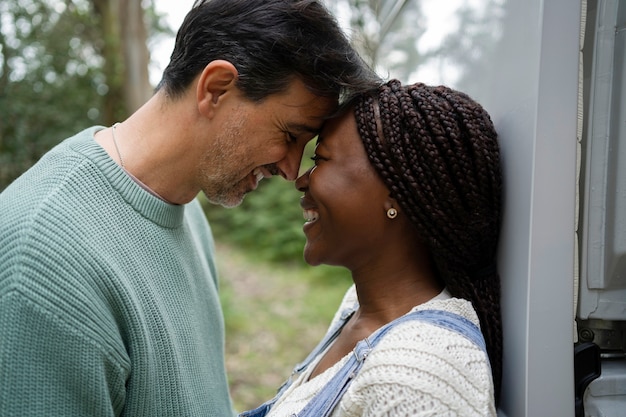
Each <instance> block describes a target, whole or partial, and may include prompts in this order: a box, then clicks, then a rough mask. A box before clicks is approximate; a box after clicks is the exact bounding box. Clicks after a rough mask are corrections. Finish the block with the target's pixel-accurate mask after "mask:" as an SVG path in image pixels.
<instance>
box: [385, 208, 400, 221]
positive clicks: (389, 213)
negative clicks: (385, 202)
mask: <svg viewBox="0 0 626 417" xmlns="http://www.w3.org/2000/svg"><path fill="white" fill-rule="evenodd" d="M397 215H398V211H397V210H396V209H395V208H393V207H392V208H390V209H389V210H387V217H389V218H390V219H395V218H396V216H397Z"/></svg>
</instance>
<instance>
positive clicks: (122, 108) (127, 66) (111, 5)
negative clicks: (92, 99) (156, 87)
mask: <svg viewBox="0 0 626 417" xmlns="http://www.w3.org/2000/svg"><path fill="white" fill-rule="evenodd" d="M92 4H93V6H94V10H95V12H96V14H97V15H98V16H99V18H100V25H101V28H102V36H103V46H102V56H103V58H104V61H105V64H104V73H105V75H106V79H107V85H108V87H109V91H108V92H107V95H106V98H105V104H104V109H103V112H104V115H103V116H104V117H103V119H104V121H105V123H107V124H109V125H110V124H113V123H115V122H116V121H119V120H121V119H124V118H126V117H127V116H128V115H129V114H130V113H132V112H134V111H135V110H137V109H138V108H139V107H140V106H141V105H142V104H143V103H144V102H145V101H146V100H147V99H148V98H149V97H150V96H151V95H152V87H151V86H150V80H149V74H148V64H149V62H150V53H149V52H148V45H147V38H148V35H147V29H146V25H145V22H144V10H143V8H142V5H141V0H92Z"/></svg>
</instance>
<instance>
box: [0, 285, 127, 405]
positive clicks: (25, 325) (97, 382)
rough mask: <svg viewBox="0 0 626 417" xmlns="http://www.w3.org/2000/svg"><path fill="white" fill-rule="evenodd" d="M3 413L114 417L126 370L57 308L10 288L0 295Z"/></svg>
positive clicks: (0, 400)
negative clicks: (57, 310) (47, 307)
mask: <svg viewBox="0 0 626 417" xmlns="http://www.w3.org/2000/svg"><path fill="white" fill-rule="evenodd" d="M0 328H1V329H3V334H2V336H1V337H0V374H1V376H0V386H2V389H1V390H0V409H2V415H3V416H26V415H28V416H32V417H37V416H51V415H58V416H61V415H62V416H96V415H97V416H114V415H119V414H120V413H121V411H122V408H123V406H124V401H125V398H124V396H125V389H124V387H125V384H126V375H127V374H128V372H127V371H128V370H125V369H123V367H122V366H121V365H120V364H119V362H118V361H117V360H115V359H114V358H113V357H112V355H111V354H110V353H109V352H107V349H105V348H104V347H103V346H101V345H99V344H98V343H97V342H96V341H94V340H93V339H92V338H89V337H87V336H86V335H85V334H84V333H83V332H81V330H80V329H77V328H76V327H75V326H73V325H72V324H71V323H70V322H68V321H67V320H64V318H63V317H62V316H61V315H60V314H59V313H58V312H53V311H50V310H48V309H46V308H44V307H42V306H41V305H39V304H38V303H37V302H36V301H35V300H33V299H31V298H29V297H28V296H27V295H25V294H24V291H21V289H20V288H15V289H13V290H10V291H8V292H5V293H4V294H3V295H2V297H1V298H0Z"/></svg>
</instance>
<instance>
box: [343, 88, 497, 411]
mask: <svg viewBox="0 0 626 417" xmlns="http://www.w3.org/2000/svg"><path fill="white" fill-rule="evenodd" d="M354 108H355V118H356V121H357V127H358V130H359V134H360V137H361V139H362V141H363V144H364V146H365V150H366V152H367V154H368V157H369V159H370V162H371V163H372V165H373V166H374V167H375V169H376V171H377V172H378V174H379V175H380V177H381V178H382V179H383V181H384V182H385V184H386V186H387V188H389V190H390V192H391V197H393V198H394V199H395V200H396V201H397V202H398V204H399V206H400V207H401V208H402V210H403V212H404V213H405V215H406V216H408V218H409V219H410V221H411V223H412V224H413V226H414V227H415V229H416V231H417V233H418V235H419V236H420V238H421V239H423V241H424V242H425V244H426V245H427V247H428V248H429V250H430V252H431V256H432V259H433V261H434V265H435V268H436V272H437V274H438V277H439V279H440V280H441V281H442V282H443V283H444V285H445V286H446V288H447V290H448V291H449V292H450V294H451V295H452V296H454V297H458V298H464V299H466V300H469V301H470V302H471V303H472V305H473V307H474V309H475V310H476V312H477V314H478V317H479V320H480V326H481V330H482V333H483V335H484V337H485V341H486V344H487V353H488V355H489V360H490V363H491V369H492V376H493V381H494V390H495V397H496V404H498V403H499V399H500V385H501V376H502V322H501V315H500V280H499V275H498V272H497V269H496V252H497V245H498V237H499V229H500V218H501V213H500V209H501V207H500V203H501V202H500V200H501V189H502V175H501V171H500V156H499V149H498V143H497V134H496V131H495V129H494V127H493V124H492V122H491V118H490V117H489V114H488V113H487V112H486V111H485V110H484V109H483V108H482V107H481V106H480V105H479V104H478V103H476V102H475V101H473V100H472V99H471V98H470V97H468V96H467V95H466V94H464V93H461V92H459V91H455V90H452V89H450V88H448V87H445V86H438V87H432V86H427V85H424V84H421V83H417V84H413V85H406V86H403V85H402V84H401V83H400V82H399V81H398V80H391V81H389V82H387V83H386V84H384V85H383V86H381V87H380V88H379V89H378V90H377V92H375V93H373V94H371V95H365V96H361V97H360V98H359V99H357V101H356V102H355V103H354Z"/></svg>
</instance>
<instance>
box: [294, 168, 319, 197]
mask: <svg viewBox="0 0 626 417" xmlns="http://www.w3.org/2000/svg"><path fill="white" fill-rule="evenodd" d="M314 169H315V167H314V166H313V167H311V168H309V169H308V170H306V172H305V173H304V174H302V175H300V176H299V177H298V179H296V189H297V190H298V191H302V192H304V191H306V190H307V189H308V188H309V175H311V172H313V170H314Z"/></svg>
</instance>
